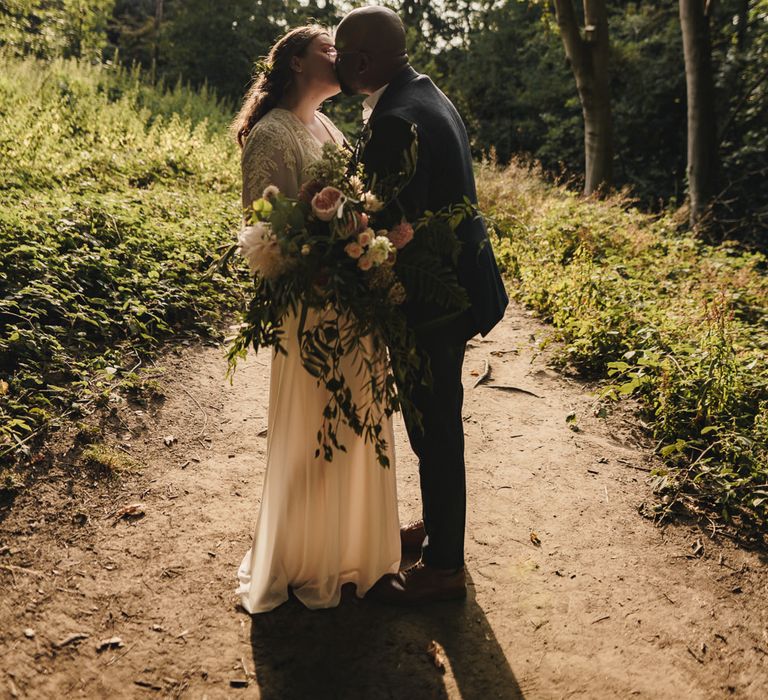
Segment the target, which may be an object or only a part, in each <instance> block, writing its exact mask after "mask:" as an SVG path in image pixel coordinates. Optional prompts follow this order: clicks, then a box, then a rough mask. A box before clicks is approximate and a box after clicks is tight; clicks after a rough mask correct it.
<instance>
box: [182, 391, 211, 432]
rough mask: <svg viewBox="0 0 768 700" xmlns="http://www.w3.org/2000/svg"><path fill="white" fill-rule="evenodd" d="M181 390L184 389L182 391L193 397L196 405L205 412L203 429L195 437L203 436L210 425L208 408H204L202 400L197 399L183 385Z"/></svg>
mask: <svg viewBox="0 0 768 700" xmlns="http://www.w3.org/2000/svg"><path fill="white" fill-rule="evenodd" d="M181 390H182V391H183V392H184V393H185V394H186V395H187V396H189V398H190V399H192V400H193V401H194V402H195V405H196V406H197V407H198V408H199V409H200V410H201V411H202V412H203V416H204V417H205V422H204V423H203V427H202V429H201V430H200V432H199V433H198V434H197V435H195V438H199V437H201V436H202V435H203V434H204V433H205V429H206V428H207V427H208V413H207V412H206V410H205V409H204V408H203V407H202V406H201V405H200V402H199V401H198V400H197V399H196V398H195V397H194V396H192V394H190V393H189V392H188V391H187V390H186V389H185V388H184V387H182V388H181Z"/></svg>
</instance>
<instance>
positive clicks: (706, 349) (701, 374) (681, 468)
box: [479, 164, 768, 533]
mask: <svg viewBox="0 0 768 700" xmlns="http://www.w3.org/2000/svg"><path fill="white" fill-rule="evenodd" d="M479 189H480V197H481V208H482V209H483V211H485V212H487V213H489V214H490V217H491V219H492V220H493V222H494V224H493V229H494V230H495V241H494V244H495V246H496V250H497V255H498V258H499V261H500V264H501V265H502V267H503V271H504V274H505V276H506V279H507V282H508V288H509V290H510V292H511V294H512V295H513V296H514V297H515V298H516V299H517V300H518V301H520V302H522V303H523V304H525V305H526V306H528V307H529V308H531V309H533V310H534V311H535V312H536V313H537V314H538V315H539V316H540V317H541V318H543V319H545V320H546V321H548V322H550V323H551V324H552V326H553V328H554V333H553V335H554V338H555V339H556V340H558V341H560V347H561V348H562V350H561V351H560V355H559V361H560V362H561V363H562V364H563V365H566V364H567V365H568V366H570V367H572V368H574V369H575V370H577V371H578V372H580V373H581V374H582V375H584V376H587V377H591V378H599V379H603V380H604V386H603V395H604V396H606V397H610V398H613V399H619V398H621V397H628V396H633V397H636V398H637V399H639V401H640V403H641V406H642V407H643V410H644V412H645V413H646V414H647V416H646V417H647V418H648V420H649V422H650V425H651V429H652V432H653V435H654V437H655V439H656V440H657V451H658V452H659V454H660V455H661V457H663V459H664V463H665V465H666V468H664V469H662V470H660V471H658V472H657V473H656V475H655V485H656V488H657V490H658V492H659V493H662V494H664V495H665V497H664V498H663V500H662V501H661V503H660V504H659V513H660V515H662V516H663V515H665V514H667V513H668V512H669V511H670V510H671V509H673V508H675V507H676V506H679V505H681V504H683V505H688V506H691V507H693V508H694V509H696V510H698V512H699V513H706V515H707V517H709V518H710V519H711V520H712V521H713V522H714V521H715V520H717V521H719V522H720V523H721V524H722V523H725V524H733V525H737V526H740V527H742V528H744V529H745V530H752V531H753V532H756V533H759V532H761V531H762V532H765V528H766V524H768V278H767V277H766V262H767V261H766V258H765V257H764V256H761V255H759V254H754V253H747V252H744V251H742V250H740V249H739V248H738V247H737V246H736V245H735V244H730V243H724V244H722V245H720V246H717V247H711V246H707V245H704V244H702V243H701V242H700V241H698V240H696V239H695V238H694V237H693V236H692V235H691V234H689V233H685V232H681V227H680V226H679V225H678V222H677V221H676V219H675V217H674V215H672V214H665V215H662V216H659V217H655V218H652V217H650V216H648V215H645V214H642V213H640V212H638V211H637V210H636V209H635V208H633V206H632V204H631V202H630V201H628V199H627V197H626V196H623V195H615V196H613V197H610V198H608V199H605V200H602V201H600V200H591V199H590V200H585V199H584V198H582V197H580V196H578V195H576V194H574V193H573V192H570V191H568V190H567V189H566V188H563V187H553V186H550V185H547V184H545V183H544V180H543V178H542V177H541V173H538V172H537V171H536V169H535V168H530V167H525V166H522V165H520V164H513V165H511V166H509V167H508V168H506V169H504V170H500V169H498V168H495V167H493V166H492V165H490V164H486V165H484V166H483V167H482V168H481V169H480V173H479Z"/></svg>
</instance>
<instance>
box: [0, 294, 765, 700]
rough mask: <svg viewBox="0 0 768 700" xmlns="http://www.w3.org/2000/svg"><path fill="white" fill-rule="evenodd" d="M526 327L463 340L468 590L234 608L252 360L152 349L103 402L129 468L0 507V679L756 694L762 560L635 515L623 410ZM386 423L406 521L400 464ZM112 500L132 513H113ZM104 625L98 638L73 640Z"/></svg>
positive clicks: (239, 692)
mask: <svg viewBox="0 0 768 700" xmlns="http://www.w3.org/2000/svg"><path fill="white" fill-rule="evenodd" d="M545 333H546V329H544V328H543V327H542V326H540V325H539V324H537V323H536V322H535V321H533V320H532V319H530V318H529V317H528V315H527V314H526V313H525V312H523V311H521V310H520V309H518V308H511V309H510V311H509V313H508V315H507V318H506V319H505V320H504V322H503V323H502V324H500V326H499V327H498V328H497V329H496V330H495V331H494V332H493V333H492V334H491V335H490V336H489V337H488V338H487V339H485V340H478V341H476V342H473V344H472V346H471V347H470V349H469V352H468V354H467V360H466V363H465V386H466V389H467V392H466V404H465V418H466V420H465V425H466V434H467V458H468V484H469V486H468V488H469V512H468V528H467V533H468V536H467V560H468V571H469V576H470V595H469V598H468V600H467V601H466V602H463V603H443V604H435V605H432V606H425V607H423V608H420V609H415V610H400V609H392V608H387V607H381V606H377V605H374V604H372V603H367V602H365V601H359V600H357V599H356V598H355V597H354V596H349V597H348V598H346V599H345V600H344V601H343V602H342V605H341V606H340V607H339V608H337V609H334V610H329V611H318V612H310V611H307V610H305V609H303V608H302V607H301V605H300V604H298V603H297V602H296V601H293V600H292V601H289V602H288V603H287V604H285V605H284V606H282V607H281V608H279V609H278V610H276V611H274V612H273V613H270V614H266V615H261V616H256V617H255V618H253V619H252V618H250V617H249V616H248V615H246V614H244V613H243V612H242V611H240V610H238V609H237V607H236V605H235V597H234V586H235V572H236V568H237V566H238V564H239V562H240V559H241V557H242V555H243V553H244V552H245V550H246V549H247V547H248V546H249V540H250V536H251V530H252V527H253V524H254V521H255V517H256V513H257V510H258V505H259V497H260V493H261V486H262V478H263V470H264V448H265V444H266V441H265V438H264V435H265V428H266V410H267V387H268V371H269V370H268V358H267V356H266V354H265V355H263V356H259V357H254V356H251V357H250V358H249V360H248V361H247V363H245V364H244V365H243V366H242V367H241V369H240V370H239V371H238V373H237V375H236V378H235V382H234V385H233V386H230V385H229V384H228V383H227V382H226V381H225V380H224V376H223V374H224V361H223V359H222V350H221V348H215V347H210V346H187V347H185V348H183V349H181V350H179V351H178V352H177V353H172V354H170V355H169V356H167V357H166V358H163V361H162V363H159V365H158V366H157V367H156V368H150V370H149V371H148V375H150V376H155V377H156V378H157V379H158V381H159V382H160V383H161V384H162V386H163V388H164V391H165V393H166V396H167V398H166V400H165V401H164V402H163V403H162V404H157V405H155V406H154V407H145V408H142V407H140V406H136V405H131V404H129V403H127V402H125V401H116V402H115V403H114V404H113V408H114V410H113V415H112V416H111V417H107V418H105V419H104V421H103V423H104V425H103V428H104V434H105V438H106V441H107V442H108V443H109V444H112V445H120V446H121V448H122V453H128V454H130V455H132V457H133V459H135V460H136V462H137V463H138V464H139V465H140V466H139V467H138V468H137V469H136V470H134V471H133V472H132V473H124V474H123V475H122V476H120V477H119V478H116V479H114V480H112V481H105V480H103V479H94V478H92V477H90V476H88V472H87V471H84V470H83V468H82V467H81V466H79V462H78V459H77V450H74V449H73V450H70V451H69V452H67V453H65V454H61V455H60V457H59V459H58V460H57V462H56V465H55V466H54V468H53V469H52V470H51V471H50V473H49V474H48V475H47V476H46V477H45V478H43V479H41V480H40V481H39V482H38V483H37V484H36V485H35V486H34V487H33V488H31V489H30V490H28V491H27V492H26V493H24V494H23V495H21V496H20V497H19V498H17V499H16V502H15V503H14V504H13V506H12V507H11V508H10V509H6V510H5V511H4V512H3V513H2V515H1V516H0V517H2V522H0V591H2V594H1V596H0V659H1V660H2V663H1V665H0V697H11V698H15V697H20V698H77V697H87V698H102V697H103V698H107V697H109V698H122V697H125V698H134V697H137V698H142V697H151V696H157V697H189V698H205V697H208V698H230V697H243V698H256V697H264V698H309V697H313V698H390V697H391V698H395V697H396V698H443V697H448V698H483V699H485V698H520V697H525V698H576V697H581V698H627V697H637V698H724V697H734V698H761V697H765V692H766V688H768V602H767V601H768V598H767V597H766V594H767V593H768V588H767V586H766V582H767V579H766V573H765V565H764V564H765V562H764V559H763V558H761V555H759V554H757V553H751V552H746V551H743V550H738V549H736V548H734V547H733V546H732V545H730V543H728V542H727V541H725V542H723V541H713V540H711V539H710V538H709V537H708V534H707V532H706V531H705V530H701V529H699V528H698V527H696V526H693V525H685V524H678V525H674V526H667V527H665V528H663V529H662V528H659V527H657V526H656V525H654V524H653V523H652V522H651V521H649V520H648V519H646V518H644V517H643V516H642V514H641V513H642V512H644V511H645V510H647V508H644V507H643V504H651V503H652V502H653V496H652V494H651V492H650V487H649V486H648V483H647V482H648V474H647V470H648V469H649V468H650V467H651V466H652V464H653V463H652V461H651V458H650V456H649V455H650V450H649V449H648V445H647V444H645V443H644V442H643V440H642V438H641V437H640V431H639V430H638V428H637V424H636V421H635V420H633V419H632V418H631V416H630V414H628V413H627V412H626V410H624V409H621V410H617V411H616V412H614V413H612V414H611V415H610V416H608V417H607V418H598V417H596V415H595V413H596V410H595V409H596V406H597V402H596V399H595V396H594V394H593V393H592V387H590V386H588V385H585V384H583V383H579V382H577V381H574V380H571V379H568V378H566V377H563V376H562V375H559V374H557V373H556V372H554V371H552V370H551V369H549V368H548V367H547V365H546V357H545V356H544V355H543V354H542V353H540V352H539V351H538V340H539V339H540V338H541V337H543V336H544V334H545ZM486 361H489V362H490V365H491V369H492V375H491V377H490V379H489V380H488V381H486V382H484V383H483V384H481V385H480V386H478V387H476V388H473V384H474V383H475V381H476V379H477V376H478V375H479V374H480V373H482V371H483V368H484V366H485V362H486ZM499 387H515V388H517V389H524V390H527V391H529V392H532V393H533V394H535V396H534V395H532V394H529V393H523V392H520V391H514V390H509V389H504V388H499ZM571 412H575V414H576V425H575V427H577V428H578V431H576V430H574V429H573V427H574V426H573V425H572V424H571V423H569V422H568V421H567V420H566V417H567V416H568V415H569V414H570V413H571ZM398 428H399V430H398V445H397V450H398V458H399V459H398V465H397V470H398V484H399V495H400V512H401V518H402V520H403V521H407V520H411V519H413V518H414V517H417V516H418V514H419V495H418V493H419V492H418V476H417V473H416V468H415V463H414V460H413V458H412V456H411V454H410V452H409V450H408V447H407V442H406V441H405V438H404V431H403V430H402V426H398ZM167 436H174V437H175V438H176V439H177V441H176V442H175V443H173V444H172V445H171V446H166V445H165V444H164V441H163V438H164V437H167ZM70 439H71V436H69V435H68V434H66V433H65V434H63V435H62V438H61V440H62V441H65V440H70ZM70 444H71V443H70ZM133 503H141V504H142V507H143V509H144V510H145V515H144V517H140V518H135V519H126V518H118V517H117V514H118V512H119V510H120V509H121V508H123V507H124V506H127V505H130V504H133ZM532 533H535V537H532ZM533 540H537V541H538V542H539V544H536V543H534V541H533ZM697 542H699V543H700V544H697ZM73 635H83V636H82V637H81V638H76V637H74V636H73ZM112 637H119V638H120V643H121V644H122V646H119V647H115V648H107V649H104V650H102V651H97V646H98V645H99V644H100V643H102V642H103V641H105V640H109V639H110V638H112ZM433 642H436V643H437V646H436V647H435V646H434V645H433V644H432V643H433ZM430 647H431V648H433V649H435V648H436V649H437V652H436V653H432V654H430V653H429V652H428V649H429V648H430ZM435 661H437V662H438V663H435ZM440 664H442V665H443V666H444V668H443V669H440V668H439V667H438V666H439V665H440ZM238 686H244V687H238Z"/></svg>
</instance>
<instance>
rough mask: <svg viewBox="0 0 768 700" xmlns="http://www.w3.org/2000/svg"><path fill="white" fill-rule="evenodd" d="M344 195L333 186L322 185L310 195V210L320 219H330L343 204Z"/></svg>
mask: <svg viewBox="0 0 768 700" xmlns="http://www.w3.org/2000/svg"><path fill="white" fill-rule="evenodd" d="M346 199H347V198H346V197H345V196H344V194H343V193H342V191H341V190H337V189H336V188H335V187H323V189H322V190H320V191H319V192H318V193H317V194H316V195H315V196H314V197H312V212H313V213H314V215H315V216H316V217H317V218H318V219H320V221H330V220H331V219H333V217H334V216H336V212H338V211H339V210H340V208H341V207H342V206H343V205H344V202H345V201H346Z"/></svg>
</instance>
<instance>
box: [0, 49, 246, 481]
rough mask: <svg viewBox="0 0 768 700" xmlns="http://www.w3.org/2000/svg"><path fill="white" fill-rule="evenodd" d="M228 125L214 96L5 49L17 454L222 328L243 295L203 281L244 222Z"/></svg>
mask: <svg viewBox="0 0 768 700" xmlns="http://www.w3.org/2000/svg"><path fill="white" fill-rule="evenodd" d="M225 125H226V116H225V114H224V113H223V111H222V110H221V108H220V107H219V105H218V104H217V102H216V101H215V99H213V98H211V97H210V96H209V95H206V94H204V93H203V94H195V93H193V92H190V91H189V90H186V89H183V88H181V87H177V88H175V89H173V90H166V91H159V90H156V89H154V88H152V87H150V86H148V85H146V84H145V83H144V82H143V81H142V79H141V76H140V75H139V74H138V73H137V72H135V71H134V72H131V71H126V70H124V69H121V68H119V67H114V66H98V65H97V66H92V65H87V64H85V63H78V62H76V61H74V60H57V61H53V62H51V63H42V62H37V61H35V60H33V59H25V60H19V59H12V58H8V57H5V58H4V57H0V460H3V461H4V462H5V464H6V466H7V465H8V463H9V461H10V462H12V461H13V459H14V458H15V457H19V456H21V455H22V454H23V452H24V451H25V448H26V446H27V445H26V443H25V441H26V440H29V439H30V438H31V437H32V436H35V435H37V434H38V433H39V432H40V431H42V430H44V428H45V427H46V425H47V424H48V422H49V420H50V419H51V418H52V417H53V416H56V415H61V414H62V413H66V414H67V415H71V416H76V415H77V414H78V413H79V412H81V410H82V408H83V406H84V403H85V402H87V401H89V400H91V399H93V397H94V396H96V395H99V394H102V393H103V392H105V390H107V389H108V387H109V386H110V385H112V384H114V383H115V382H116V381H118V380H120V379H121V378H123V377H127V378H128V379H131V373H130V370H131V369H133V368H134V366H136V365H138V364H139V363H140V361H141V360H142V358H143V357H144V355H145V353H147V352H150V351H152V350H153V349H156V348H157V347H158V344H159V343H160V341H161V340H162V339H165V338H170V337H172V336H174V335H177V334H179V333H182V332H184V331H193V332H195V333H200V334H203V335H205V334H208V333H211V332H212V328H213V326H212V324H213V323H214V322H215V321H216V320H218V319H219V318H220V317H221V315H222V313H224V312H226V311H227V310H228V309H232V308H234V307H236V306H237V305H238V304H239V301H238V297H237V295H235V294H234V293H233V292H234V291H235V289H236V284H237V282H236V281H235V280H225V279H223V278H222V277H220V276H217V275H215V276H214V277H213V278H210V279H203V277H202V273H203V272H204V271H205V270H206V269H207V267H208V266H209V265H210V263H211V260H212V257H215V256H216V249H217V247H219V246H221V245H222V244H224V243H226V242H228V241H230V240H231V239H232V237H233V235H234V231H235V228H236V225H237V223H238V220H239V168H238V164H237V159H236V147H234V146H233V145H232V144H231V143H230V142H229V140H228V139H227V138H226V129H225ZM20 443H24V444H20ZM9 475H10V471H9V472H7V473H6V476H5V477H3V478H8V479H10V478H11V477H10V476H9ZM1 486H2V483H0V487H1Z"/></svg>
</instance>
